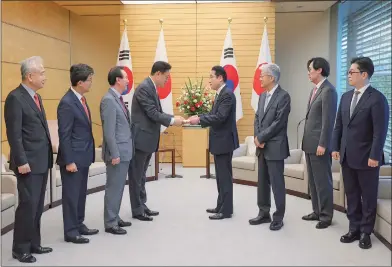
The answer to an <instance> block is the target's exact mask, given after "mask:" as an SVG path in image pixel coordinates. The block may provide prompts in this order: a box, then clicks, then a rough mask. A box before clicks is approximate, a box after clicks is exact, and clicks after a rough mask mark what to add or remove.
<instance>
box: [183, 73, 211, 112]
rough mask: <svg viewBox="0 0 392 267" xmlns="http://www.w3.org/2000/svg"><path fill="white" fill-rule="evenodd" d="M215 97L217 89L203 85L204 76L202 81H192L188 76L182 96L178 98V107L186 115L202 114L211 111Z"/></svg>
mask: <svg viewBox="0 0 392 267" xmlns="http://www.w3.org/2000/svg"><path fill="white" fill-rule="evenodd" d="M214 98H215V91H213V90H211V89H210V88H208V87H205V86H203V78H202V79H201V81H200V82H199V80H196V82H192V81H191V79H189V78H188V82H186V83H185V86H184V87H183V88H182V93H181V95H180V97H178V98H177V102H176V107H177V108H178V109H179V110H180V111H181V112H183V113H184V114H185V115H186V116H189V117H190V116H193V115H200V114H204V113H208V112H210V110H211V108H212V104H213V103H214Z"/></svg>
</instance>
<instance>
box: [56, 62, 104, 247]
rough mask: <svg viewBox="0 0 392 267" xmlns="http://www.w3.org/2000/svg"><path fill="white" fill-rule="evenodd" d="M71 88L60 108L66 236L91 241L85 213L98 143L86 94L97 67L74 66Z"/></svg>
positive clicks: (58, 110) (61, 164)
mask: <svg viewBox="0 0 392 267" xmlns="http://www.w3.org/2000/svg"><path fill="white" fill-rule="evenodd" d="M70 74H71V75H70V76H71V84H72V86H71V88H70V89H69V90H68V91H67V93H66V94H65V95H64V96H63V98H62V99H61V100H60V104H59V106H58V108H57V119H58V125H59V126H58V127H59V130H58V133H59V151H58V155H57V164H58V165H59V166H60V174H61V183H62V203H63V204H62V206H63V220H64V239H65V241H66V242H72V243H78V244H83V243H88V242H89V239H87V238H85V237H83V236H82V235H94V234H97V233H98V230H96V229H88V228H87V226H86V225H85V224H84V223H83V221H84V216H85V205H86V194H87V178H88V172H89V167H90V165H91V164H92V163H93V162H94V160H95V145H94V138H93V132H92V128H91V113H90V109H89V107H88V105H87V102H86V98H85V97H84V94H85V93H87V92H88V91H89V90H90V87H91V84H92V78H93V74H94V70H93V69H92V68H91V67H90V66H88V65H86V64H76V65H73V66H71V69H70Z"/></svg>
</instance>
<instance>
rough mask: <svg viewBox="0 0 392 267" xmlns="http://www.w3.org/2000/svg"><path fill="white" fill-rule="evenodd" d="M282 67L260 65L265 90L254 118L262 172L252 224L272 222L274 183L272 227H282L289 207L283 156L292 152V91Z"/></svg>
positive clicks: (285, 156) (275, 228) (257, 150)
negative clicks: (285, 82)
mask: <svg viewBox="0 0 392 267" xmlns="http://www.w3.org/2000/svg"><path fill="white" fill-rule="evenodd" d="M279 78H280V69H279V67H278V65H276V64H265V65H262V66H261V75H260V81H261V84H262V86H263V88H265V90H266V91H265V92H264V93H263V94H261V95H260V98H259V104H258V108H257V112H256V115H255V122H254V136H255V145H256V147H257V149H256V155H257V156H258V164H259V165H258V166H259V176H258V185H257V205H258V206H259V214H258V216H257V217H256V218H254V219H250V220H249V223H250V224H251V225H258V224H262V223H270V222H271V216H270V208H271V193H270V192H271V185H272V191H273V193H274V198H275V205H276V211H275V212H274V214H273V221H272V222H271V224H270V229H271V230H279V229H281V228H282V227H283V217H284V213H285V209H286V187H285V181H284V176H283V170H284V159H285V158H287V157H288V156H289V154H290V152H289V143H288V138H287V122H288V118H289V114H290V101H291V100H290V95H289V94H288V93H287V92H286V91H285V90H283V89H282V88H281V87H280V86H279V84H278V82H279Z"/></svg>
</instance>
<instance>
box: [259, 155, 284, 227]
mask: <svg viewBox="0 0 392 267" xmlns="http://www.w3.org/2000/svg"><path fill="white" fill-rule="evenodd" d="M258 164H259V166H258V167H259V175H258V183H257V205H258V206H259V215H260V216H263V217H267V216H270V209H271V186H272V192H273V193H274V198H275V205H276V211H275V212H274V214H273V220H274V221H278V222H279V221H282V220H283V217H284V214H285V210H286V186H285V181H284V176H283V171H284V160H266V159H265V158H264V154H263V153H260V155H259V158H258Z"/></svg>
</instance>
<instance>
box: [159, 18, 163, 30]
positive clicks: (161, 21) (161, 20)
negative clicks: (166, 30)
mask: <svg viewBox="0 0 392 267" xmlns="http://www.w3.org/2000/svg"><path fill="white" fill-rule="evenodd" d="M159 23H160V24H161V29H162V27H163V19H159Z"/></svg>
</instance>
